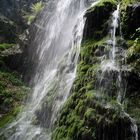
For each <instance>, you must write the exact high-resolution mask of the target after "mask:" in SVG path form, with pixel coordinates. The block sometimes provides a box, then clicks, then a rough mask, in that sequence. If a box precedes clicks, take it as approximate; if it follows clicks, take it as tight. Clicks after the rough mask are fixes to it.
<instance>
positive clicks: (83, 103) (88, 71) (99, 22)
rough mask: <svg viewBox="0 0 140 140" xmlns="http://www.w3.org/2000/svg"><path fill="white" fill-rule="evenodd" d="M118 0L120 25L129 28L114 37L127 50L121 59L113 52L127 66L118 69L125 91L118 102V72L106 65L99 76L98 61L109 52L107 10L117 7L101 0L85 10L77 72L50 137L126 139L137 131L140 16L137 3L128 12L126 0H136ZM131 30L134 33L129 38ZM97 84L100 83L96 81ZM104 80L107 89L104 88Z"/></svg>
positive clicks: (99, 139)
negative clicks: (84, 24) (108, 68)
mask: <svg viewBox="0 0 140 140" xmlns="http://www.w3.org/2000/svg"><path fill="white" fill-rule="evenodd" d="M102 2H103V1H102ZM122 2H123V4H122V5H123V6H124V5H125V6H124V7H125V8H124V7H123V8H122V5H121V9H120V12H121V14H120V15H121V18H120V19H121V21H122V22H121V26H120V27H122V28H123V29H126V27H127V30H125V31H126V32H124V31H123V33H124V39H122V38H120V36H119V34H117V35H118V36H117V37H116V47H121V48H122V49H123V52H125V54H126V55H125V57H124V58H123V57H122V56H121V55H120V54H119V51H118V54H117V57H118V60H119V61H118V62H117V63H119V64H120V65H122V64H123V65H124V66H126V67H127V69H125V68H123V69H121V78H122V82H121V84H122V85H121V86H123V88H124V90H123V93H125V94H124V95H125V96H124V95H123V96H124V97H123V99H122V101H120V102H121V103H122V104H121V103H119V102H118V100H117V97H118V88H121V86H120V85H119V86H118V83H117V81H116V79H117V78H116V76H118V71H117V70H115V69H114V70H111V71H109V70H108V71H107V72H104V77H103V78H104V79H100V78H99V77H100V76H101V74H102V69H101V67H100V66H101V65H100V64H101V61H102V60H103V59H104V57H109V56H107V55H105V54H108V53H109V52H108V51H109V49H110V48H109V45H107V44H108V40H109V36H108V35H107V33H108V31H109V30H108V28H107V27H108V25H109V19H110V16H111V13H112V12H113V10H114V9H115V7H116V2H112V1H104V2H103V3H99V4H98V5H97V6H95V7H93V8H91V9H89V10H88V12H87V14H86V16H87V21H86V27H85V31H84V40H83V45H82V47H81V52H80V61H79V64H78V69H77V77H76V79H75V82H74V85H73V88H72V91H71V95H70V97H69V98H68V100H67V101H66V103H65V104H64V107H63V108H62V110H61V111H60V115H59V117H58V120H57V121H56V124H55V127H54V131H53V134H52V139H53V140H60V139H61V140H104V139H106V140H129V139H132V138H133V137H135V136H136V131H132V127H133V128H134V127H135V123H134V122H135V121H136V124H137V126H138V131H139V129H140V125H139V124H140V123H139V118H140V113H139V112H140V106H139V99H140V98H139V97H140V94H139V93H140V89H139V83H140V77H139V76H140V73H139V71H140V63H139V62H140V61H139V58H140V57H139V54H140V52H139V48H140V47H139V44H140V42H139V37H140V36H139V27H138V26H139V25H140V24H139V23H138V22H139V21H138V22H137V20H139V19H137V18H136V17H137V16H139V15H138V13H137V12H136V11H137V10H138V5H139V4H137V6H136V7H135V8H136V9H135V10H136V11H135V10H134V9H133V10H132V11H133V12H134V13H133V12H132V11H131V12H132V13H129V12H130V11H129V10H127V9H128V8H129V6H130V5H129V4H130V3H132V4H133V2H134V1H133V2H132V1H127V2H124V1H122ZM106 7H108V8H107V9H106ZM132 7H133V6H132ZM124 9H125V10H124ZM105 12H106V13H105ZM103 13H104V14H103ZM136 13H137V14H136ZM129 14H130V15H133V16H129V21H127V22H126V20H127V19H126V20H124V19H123V18H124V17H123V16H124V15H129ZM101 17H102V18H101ZM131 20H132V21H133V22H134V23H133V25H134V24H135V25H134V26H133V29H132V30H133V31H132V30H131V29H128V28H130V27H131ZM120 29H121V28H120ZM128 30H129V31H128ZM130 30H131V31H130ZM131 35H132V36H133V37H132V38H131V40H128V38H130V36H131ZM106 46H108V47H106ZM104 81H105V82H104ZM126 81H127V82H126ZM99 83H100V86H101V87H99V86H98V85H99ZM104 85H105V86H106V87H107V88H106V89H104V88H103V87H104ZM102 88H103V89H102ZM102 90H103V92H102ZM128 114H129V115H130V116H129V115H128ZM132 118H133V119H134V120H135V121H134V120H133V119H132Z"/></svg>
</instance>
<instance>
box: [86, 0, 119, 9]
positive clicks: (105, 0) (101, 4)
mask: <svg viewBox="0 0 140 140" xmlns="http://www.w3.org/2000/svg"><path fill="white" fill-rule="evenodd" d="M106 3H109V4H112V5H117V3H118V1H117V0H100V1H99V2H98V3H97V4H96V5H94V6H92V7H90V8H89V9H88V11H87V12H91V11H94V10H95V8H97V7H104V6H105V4H106Z"/></svg>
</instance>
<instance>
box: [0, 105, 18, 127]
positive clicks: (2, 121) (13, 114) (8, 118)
mask: <svg viewBox="0 0 140 140" xmlns="http://www.w3.org/2000/svg"><path fill="white" fill-rule="evenodd" d="M20 110H21V107H15V108H14V109H13V110H11V111H10V112H9V113H8V114H6V115H4V116H3V117H2V118H0V128H3V127H4V126H5V125H6V124H8V123H10V122H12V121H13V120H14V119H15V118H16V116H17V114H18V113H19V112H20Z"/></svg>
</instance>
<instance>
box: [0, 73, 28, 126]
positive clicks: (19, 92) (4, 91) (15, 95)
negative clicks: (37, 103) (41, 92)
mask: <svg viewBox="0 0 140 140" xmlns="http://www.w3.org/2000/svg"><path fill="white" fill-rule="evenodd" d="M28 92H29V88H27V87H26V86H25V84H24V83H23V82H22V80H21V78H20V77H19V76H18V74H16V73H10V72H7V71H0V114H2V118H0V127H2V126H3V125H4V124H6V123H8V122H9V121H11V120H12V119H13V118H14V117H15V115H16V113H18V110H19V108H20V106H21V104H22V101H23V99H24V98H25V97H26V95H27V93H28Z"/></svg>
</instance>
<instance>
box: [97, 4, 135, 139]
mask: <svg viewBox="0 0 140 140" xmlns="http://www.w3.org/2000/svg"><path fill="white" fill-rule="evenodd" d="M119 10H120V4H118V5H117V9H116V10H115V11H114V12H113V14H112V20H111V29H110V39H109V40H108V41H107V45H106V49H107V50H108V48H109V52H108V53H109V54H105V56H103V58H102V60H101V71H102V73H101V75H100V76H99V78H98V79H99V85H98V86H97V90H100V91H101V93H102V94H109V96H114V95H112V93H111V92H112V91H111V90H112V89H111V88H112V83H113V82H116V85H117V87H116V88H117V90H116V92H117V95H116V100H117V102H118V104H119V105H120V106H122V112H123V114H124V116H126V117H127V118H128V119H129V120H130V123H131V126H130V131H131V133H132V134H131V135H132V136H131V138H130V140H138V128H137V125H136V122H135V120H134V119H133V118H131V117H130V115H129V114H128V113H126V112H125V110H124V108H123V102H124V99H125V94H126V88H127V84H126V83H127V82H126V81H125V71H127V69H128V67H127V66H126V64H125V58H126V52H125V49H124V48H123V46H121V45H120V44H117V41H116V40H117V35H116V34H117V28H118V27H119V26H120V25H119V20H120V15H119V14H120V13H119ZM119 36H121V38H120V39H121V41H122V35H119ZM110 93H111V94H110ZM107 102H108V101H107ZM106 104H107V105H106V107H107V108H108V107H109V106H110V105H108V103H106ZM124 139H126V138H124Z"/></svg>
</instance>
